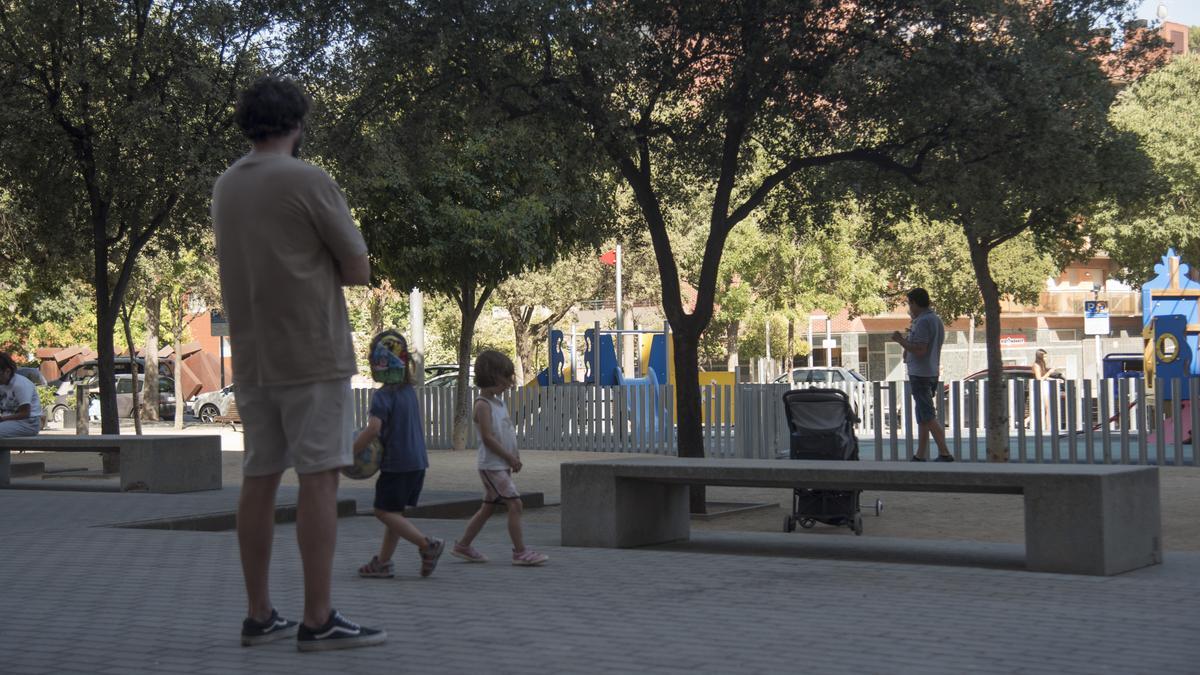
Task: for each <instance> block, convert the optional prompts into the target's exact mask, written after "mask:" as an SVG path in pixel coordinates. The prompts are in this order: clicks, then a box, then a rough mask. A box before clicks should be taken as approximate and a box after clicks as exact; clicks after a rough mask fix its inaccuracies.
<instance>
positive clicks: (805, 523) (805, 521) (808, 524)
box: [800, 518, 817, 530]
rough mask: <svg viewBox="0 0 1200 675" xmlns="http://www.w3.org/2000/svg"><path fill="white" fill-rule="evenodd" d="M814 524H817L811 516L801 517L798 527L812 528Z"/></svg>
mask: <svg viewBox="0 0 1200 675" xmlns="http://www.w3.org/2000/svg"><path fill="white" fill-rule="evenodd" d="M816 524H817V521H815V520H813V519H812V518H802V519H801V520H800V527H803V528H804V529H806V530H811V529H813V526H814V525H816Z"/></svg>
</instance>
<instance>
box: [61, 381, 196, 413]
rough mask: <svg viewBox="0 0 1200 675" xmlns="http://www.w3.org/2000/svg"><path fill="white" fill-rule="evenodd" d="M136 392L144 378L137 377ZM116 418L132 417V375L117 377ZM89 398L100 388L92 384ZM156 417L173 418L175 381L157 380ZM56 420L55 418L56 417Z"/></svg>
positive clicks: (97, 395)
mask: <svg viewBox="0 0 1200 675" xmlns="http://www.w3.org/2000/svg"><path fill="white" fill-rule="evenodd" d="M137 383H138V392H142V390H143V389H144V387H145V384H146V376H145V375H138V376H137ZM116 384H117V416H118V417H133V375H131V374H129V373H125V374H122V375H117V383H116ZM88 394H89V397H90V398H98V397H99V396H100V387H99V385H98V384H96V383H93V384H92V385H91V386H90V387H89V389H88ZM158 416H159V418H160V419H167V418H170V417H174V416H175V380H174V379H172V378H170V377H159V378H158ZM56 419H57V417H56Z"/></svg>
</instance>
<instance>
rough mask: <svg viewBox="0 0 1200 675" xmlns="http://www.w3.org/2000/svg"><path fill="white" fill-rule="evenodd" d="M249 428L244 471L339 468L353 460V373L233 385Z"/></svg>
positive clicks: (262, 472) (255, 473) (262, 473)
mask: <svg viewBox="0 0 1200 675" xmlns="http://www.w3.org/2000/svg"><path fill="white" fill-rule="evenodd" d="M234 396H235V397H236V400H237V407H238V413H239V414H240V415H241V417H242V425H243V429H244V431H245V437H244V441H245V456H244V458H243V460H242V473H243V475H246V476H269V475H271V474H276V473H282V472H283V470H284V469H286V468H288V467H289V466H290V467H295V469H296V473H316V472H318V471H328V470H329V469H340V468H341V467H343V466H348V465H350V464H353V463H354V456H353V452H352V440H353V439H352V436H353V434H354V401H353V398H352V397H351V392H350V378H348V377H347V378H342V379H337V380H326V381H323V382H310V383H307V384H296V385H283V386H248V385H244V384H241V383H238V385H237V386H236V387H235V388H234Z"/></svg>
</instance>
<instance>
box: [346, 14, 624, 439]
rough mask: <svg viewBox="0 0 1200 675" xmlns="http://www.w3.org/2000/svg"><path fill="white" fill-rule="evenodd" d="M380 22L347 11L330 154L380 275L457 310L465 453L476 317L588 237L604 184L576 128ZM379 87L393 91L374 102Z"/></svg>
mask: <svg viewBox="0 0 1200 675" xmlns="http://www.w3.org/2000/svg"><path fill="white" fill-rule="evenodd" d="M378 9H379V11H380V12H390V11H392V9H394V8H387V9H385V8H378ZM376 18H378V17H376V16H373V15H369V14H366V15H358V16H356V17H354V21H356V22H358V23H355V24H354V25H353V26H352V28H355V29H358V30H362V31H364V32H363V33H362V36H363V40H364V42H365V44H366V47H365V50H366V51H365V52H363V53H359V52H354V53H352V55H351V58H350V60H349V61H347V62H346V67H345V69H344V70H340V71H338V75H336V76H334V80H335V81H337V82H341V83H342V86H343V87H345V92H344V93H339V94H338V98H339V100H338V101H331V102H330V104H331V105H334V104H337V106H338V107H337V111H338V112H336V113H335V115H336V116H337V126H336V127H335V131H334V133H333V134H332V135H331V140H330V141H329V143H328V147H329V151H328V154H329V156H330V157H331V160H332V161H333V162H334V163H335V165H336V168H337V169H338V173H339V175H340V176H341V177H342V184H343V186H344V187H345V188H346V192H347V195H348V197H349V200H350V202H351V204H352V206H354V207H355V208H356V214H357V215H358V217H359V219H360V221H361V223H362V226H363V231H364V235H365V237H366V240H367V244H368V246H369V248H370V250H371V256H372V267H373V269H374V270H375V271H376V273H377V274H378V276H379V277H380V278H381V279H386V280H387V281H389V282H390V283H392V284H393V286H395V287H397V288H413V287H416V288H420V289H422V290H425V291H429V292H431V293H437V294H442V295H444V296H446V297H449V298H451V299H453V301H454V303H455V305H456V306H457V308H458V310H459V316H460V318H461V328H460V331H459V341H458V348H457V361H458V363H459V379H458V387H457V394H456V403H455V425H454V434H453V438H454V446H455V448H460V449H461V448H463V447H464V446H465V444H466V437H467V430H468V425H469V418H468V415H469V412H470V402H471V398H470V397H471V389H470V386H471V383H470V381H469V372H470V371H469V367H468V366H469V365H470V361H471V355H472V339H473V336H474V333H475V327H476V322H477V321H478V319H479V316H480V313H481V312H482V311H483V309H484V308H485V307H486V306H487V304H488V300H489V299H490V298H491V296H492V294H493V293H494V292H495V290H496V288H497V287H498V286H499V285H500V284H502V283H503V282H505V281H506V280H508V279H510V278H512V277H514V276H516V275H518V274H521V273H522V272H526V271H529V270H534V269H538V268H544V267H547V266H549V265H551V264H552V263H554V262H555V261H556V260H558V259H559V258H560V257H562V256H564V255H567V254H569V253H571V252H573V251H575V250H578V249H580V248H581V247H586V246H589V245H590V246H593V247H594V246H595V245H597V244H598V243H599V242H600V241H601V240H602V239H603V236H604V234H605V220H604V214H605V211H606V207H607V205H608V199H607V193H608V190H607V188H606V187H605V185H604V183H603V181H601V180H598V179H597V176H598V175H600V171H599V169H598V167H597V163H596V160H595V158H594V157H593V156H592V155H591V154H589V153H588V152H585V151H584V150H585V149H586V148H585V147H584V146H583V145H582V144H580V143H578V142H577V141H576V140H575V139H577V138H579V137H580V136H581V135H582V131H581V130H580V129H579V128H577V127H575V126H572V125H571V124H569V123H564V121H563V120H561V119H555V118H553V117H551V116H548V115H541V114H531V115H527V116H521V117H513V116H511V115H509V114H508V113H507V112H505V111H504V110H502V109H500V108H498V107H497V106H495V105H494V103H493V102H492V101H490V100H489V99H488V98H487V97H485V96H481V95H480V92H479V86H480V82H478V81H475V80H469V79H454V80H450V79H447V78H445V77H444V76H445V75H446V73H447V71H457V70H458V69H459V68H460V64H458V63H456V62H455V61H454V60H453V59H452V58H450V57H448V56H447V54H446V52H445V50H442V49H440V48H439V47H438V45H437V44H436V43H434V44H429V43H425V42H421V40H422V39H424V37H427V36H425V34H423V33H421V32H420V30H419V29H413V30H411V31H408V32H404V31H392V32H385V33H376V32H374V31H372V30H371V28H370V27H371V26H374V25H375V24H373V23H372V20H373V19H376ZM407 18H408V19H410V20H412V21H414V22H415V21H416V19H417V17H411V16H410V17H407ZM411 25H419V24H415V23H414V24H411ZM414 44H421V45H422V46H425V47H427V49H415V48H414V47H413V45H414ZM397 74H399V76H398V75H397ZM397 79H399V80H400V81H401V83H400V84H399V85H396V84H395V82H396V81H397ZM381 87H384V88H393V87H395V88H399V89H401V90H402V92H403V93H402V94H396V93H393V94H392V95H390V96H387V97H385V98H383V99H382V100H381V98H380V88H381Z"/></svg>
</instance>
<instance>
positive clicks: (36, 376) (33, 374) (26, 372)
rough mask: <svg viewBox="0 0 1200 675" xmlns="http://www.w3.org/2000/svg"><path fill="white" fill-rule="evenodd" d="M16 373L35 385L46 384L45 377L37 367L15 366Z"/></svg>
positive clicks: (41, 385)
mask: <svg viewBox="0 0 1200 675" xmlns="http://www.w3.org/2000/svg"><path fill="white" fill-rule="evenodd" d="M17 374H18V375H20V376H21V377H24V378H25V379H27V380H29V381H30V382H32V383H33V385H34V386H35V387H44V386H46V384H47V382H46V377H45V376H44V375H42V371H40V370H38V369H37V368H17Z"/></svg>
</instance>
